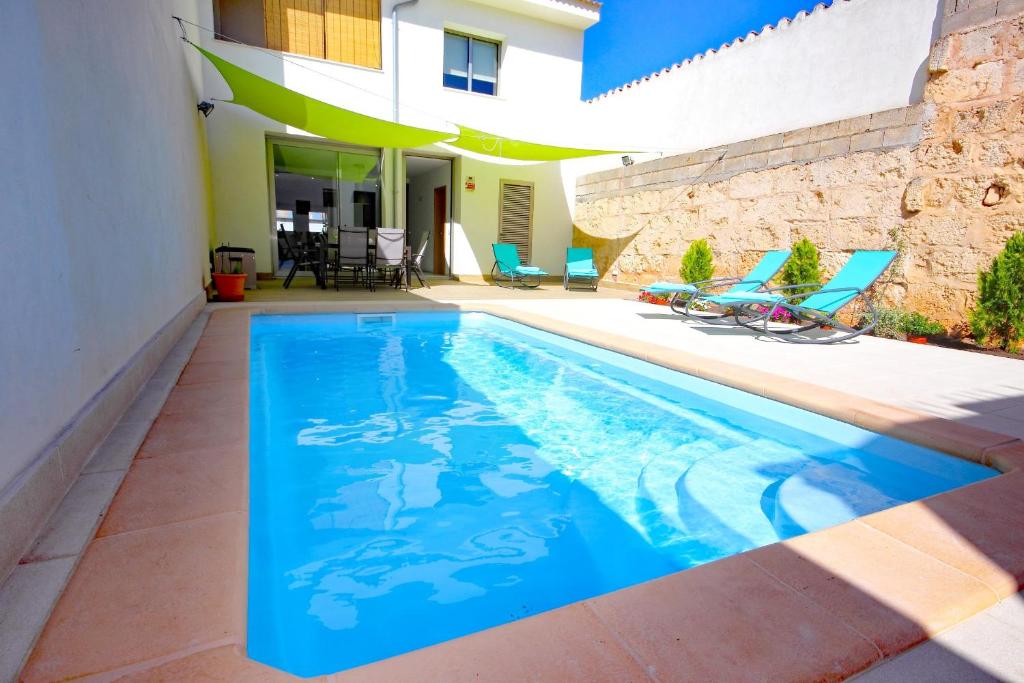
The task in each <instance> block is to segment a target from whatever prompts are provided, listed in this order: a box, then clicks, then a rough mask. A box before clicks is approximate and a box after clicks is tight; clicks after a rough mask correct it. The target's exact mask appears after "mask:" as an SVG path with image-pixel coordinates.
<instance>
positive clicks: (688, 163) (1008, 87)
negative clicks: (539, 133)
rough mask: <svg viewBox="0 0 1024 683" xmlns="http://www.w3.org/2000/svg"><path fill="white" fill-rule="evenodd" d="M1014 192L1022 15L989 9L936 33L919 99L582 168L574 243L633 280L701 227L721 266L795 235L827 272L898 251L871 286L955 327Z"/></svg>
mask: <svg viewBox="0 0 1024 683" xmlns="http://www.w3.org/2000/svg"><path fill="white" fill-rule="evenodd" d="M958 1H959V2H963V0H958ZM972 2H974V3H976V4H977V6H978V7H980V6H981V3H982V2H984V0H972ZM996 6H997V9H998V3H996ZM1022 195H1024V17H1022V16H1021V15H1020V14H1017V15H1015V16H1013V17H1011V18H1005V17H999V16H998V15H995V14H994V15H993V19H992V21H990V22H988V23H984V24H982V25H981V26H976V27H973V28H969V29H966V30H962V31H957V32H953V33H950V34H948V35H945V36H943V37H942V38H941V39H940V40H939V41H938V42H937V43H936V45H935V46H934V48H933V50H932V54H931V58H930V62H929V81H928V84H927V86H926V88H925V95H924V102H922V103H921V104H919V105H915V106H913V107H908V108H905V109H896V110H892V111H887V112H880V113H877V114H873V115H870V116H866V117H858V118H856V119H849V120H847V121H839V122H834V123H831V124H826V125H824V126H816V127H814V128H808V129H803V130H799V131H792V132H789V133H784V134H781V135H775V136H768V137H766V138H759V139H757V140H748V141H744V142H740V143H736V144H733V145H728V146H726V147H721V148H716V149H711V150H703V151H701V152H696V153H692V154H686V155H678V156H674V157H668V158H663V159H658V160H655V161H651V162H647V163H644V164H636V165H634V166H631V167H627V168H624V169H616V170H614V171H606V172H603V173H598V174H593V175H590V176H585V177H582V178H580V179H579V181H578V184H577V202H576V214H575V228H574V244H576V245H579V246H590V247H593V248H594V250H595V257H596V260H597V261H598V265H599V267H600V268H601V270H602V273H604V279H605V280H606V281H615V282H620V283H633V284H644V283H649V282H652V281H654V280H658V279H664V278H676V277H677V269H678V266H679V260H680V258H681V256H682V254H683V252H684V251H685V250H686V248H687V246H688V245H689V243H690V242H691V241H693V240H694V239H698V238H707V239H708V241H709V243H710V244H711V247H712V250H713V251H714V253H715V259H716V263H715V265H716V269H717V272H718V273H719V274H726V273H730V274H731V273H736V272H743V271H744V270H746V269H748V268H749V267H750V266H751V265H752V264H753V263H754V262H755V261H757V259H758V258H760V255H761V253H762V252H763V251H765V250H768V249H777V248H780V247H785V246H788V245H790V244H792V242H793V241H795V240H796V239H799V238H800V237H807V238H809V239H810V240H812V241H813V242H814V243H815V244H816V245H817V246H818V248H819V250H820V251H821V256H822V265H823V270H824V271H825V273H826V275H831V274H832V273H834V272H835V271H836V270H837V269H838V267H839V266H840V265H841V264H842V263H843V262H844V261H845V259H846V258H847V257H848V255H849V254H850V253H851V252H852V251H854V250H856V249H882V248H895V249H897V250H898V251H899V252H900V256H899V258H898V259H897V262H896V263H895V264H894V266H893V268H891V269H890V271H889V272H888V273H887V275H886V276H885V277H884V278H883V281H882V283H881V284H880V286H879V287H878V292H877V293H878V295H879V296H880V297H881V298H882V299H883V300H885V301H886V302H888V303H890V304H899V305H904V306H906V307H908V308H911V309H914V310H919V311H922V312H924V313H927V314H929V315H931V316H933V317H936V318H938V319H940V320H942V321H943V322H945V323H947V324H949V325H951V326H953V327H954V328H956V327H957V326H960V325H962V323H963V321H964V320H965V318H966V315H967V311H968V310H969V308H970V306H971V305H972V304H973V298H974V293H975V289H976V282H977V272H978V270H979V268H982V267H984V266H987V264H988V263H989V261H990V260H991V258H992V257H993V256H994V255H995V254H996V253H997V252H998V251H999V249H1001V248H1002V245H1003V244H1004V243H1005V241H1006V239H1007V238H1008V237H1009V236H1010V235H1011V234H1012V233H1013V232H1014V231H1016V230H1024V201H1022V199H1024V198H1022Z"/></svg>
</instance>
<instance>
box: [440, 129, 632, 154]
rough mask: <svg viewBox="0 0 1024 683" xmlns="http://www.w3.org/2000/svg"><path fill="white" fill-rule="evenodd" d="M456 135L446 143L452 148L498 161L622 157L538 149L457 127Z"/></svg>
mask: <svg viewBox="0 0 1024 683" xmlns="http://www.w3.org/2000/svg"><path fill="white" fill-rule="evenodd" d="M459 132H460V135H459V137H458V139H456V140H455V141H453V142H449V143H448V144H449V145H451V146H452V147H458V148H459V149H464V150H466V151H467V152H474V153H476V154H485V155H487V156H492V157H499V158H501V159H516V160H517V161H563V160H565V159H579V158H582V157H593V156H599V155H601V154H621V152H615V151H609V150H600V149H578V148H575V147H554V146H552V145H540V144H537V143H536V142H524V141H522V140H512V139H511V138H505V137H502V136H500V135H494V134H493V133H485V132H484V131H482V130H476V129H474V128H468V127H466V126H462V125H460V126H459Z"/></svg>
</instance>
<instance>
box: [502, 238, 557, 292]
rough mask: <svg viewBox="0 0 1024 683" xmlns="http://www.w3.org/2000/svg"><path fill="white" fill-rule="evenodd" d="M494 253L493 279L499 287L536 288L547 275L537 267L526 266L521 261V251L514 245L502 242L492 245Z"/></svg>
mask: <svg viewBox="0 0 1024 683" xmlns="http://www.w3.org/2000/svg"><path fill="white" fill-rule="evenodd" d="M491 251H493V252H494V265H493V266H491V277H492V278H494V283H495V284H496V285H498V286H499V287H515V286H516V283H517V282H518V283H519V286H520V287H530V288H533V287H536V286H537V285H539V284H540V280H541V278H542V277H544V276H545V275H547V272H546V271H543V270H541V269H540V268H538V267H537V266H528V265H524V264H523V262H522V261H520V260H519V251H518V250H517V249H516V245H514V244H502V243H500V242H498V243H495V244H492V245H491Z"/></svg>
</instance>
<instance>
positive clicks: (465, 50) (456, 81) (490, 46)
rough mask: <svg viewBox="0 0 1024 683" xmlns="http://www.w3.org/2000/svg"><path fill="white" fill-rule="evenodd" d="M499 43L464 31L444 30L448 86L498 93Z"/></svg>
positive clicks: (445, 81) (445, 76) (487, 93)
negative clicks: (452, 31)
mask: <svg viewBox="0 0 1024 683" xmlns="http://www.w3.org/2000/svg"><path fill="white" fill-rule="evenodd" d="M498 48H499V45H498V43H495V42H494V41H491V40H484V39H482V38H473V37H471V36H466V35H462V34H461V33H451V32H449V31H445V33H444V75H443V82H444V86H445V87H446V88H454V89H456V90H467V91H469V92H476V93H481V94H483V95H496V94H497V93H498Z"/></svg>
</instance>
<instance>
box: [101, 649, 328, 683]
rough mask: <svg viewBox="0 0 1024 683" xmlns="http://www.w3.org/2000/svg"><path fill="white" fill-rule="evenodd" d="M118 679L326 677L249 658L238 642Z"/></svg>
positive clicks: (162, 682) (249, 681) (171, 682)
mask: <svg viewBox="0 0 1024 683" xmlns="http://www.w3.org/2000/svg"><path fill="white" fill-rule="evenodd" d="M114 680H116V681H119V682H120V683H181V682H183V681H207V682H210V683H214V682H216V683H243V682H244V683H278V682H279V681H280V682H282V683H284V682H285V681H309V682H310V683H319V682H320V681H325V680H326V679H325V678H324V677H322V676H317V677H313V678H297V677H296V676H291V675H289V674H286V673H284V672H283V671H279V670H277V669H273V668H271V667H269V666H264V665H262V664H260V663H259V662H255V661H253V660H251V659H249V658H248V657H246V656H245V654H244V653H243V652H242V651H241V648H239V647H238V646H236V645H226V646H222V647H217V648H212V649H209V650H203V651H201V652H197V653H194V654H189V655H184V656H182V657H179V658H176V659H173V660H171V661H169V662H163V663H160V664H157V665H155V666H152V667H146V668H142V669H140V670H138V671H133V672H131V673H126V674H124V675H122V676H119V677H117V678H115V679H114Z"/></svg>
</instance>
